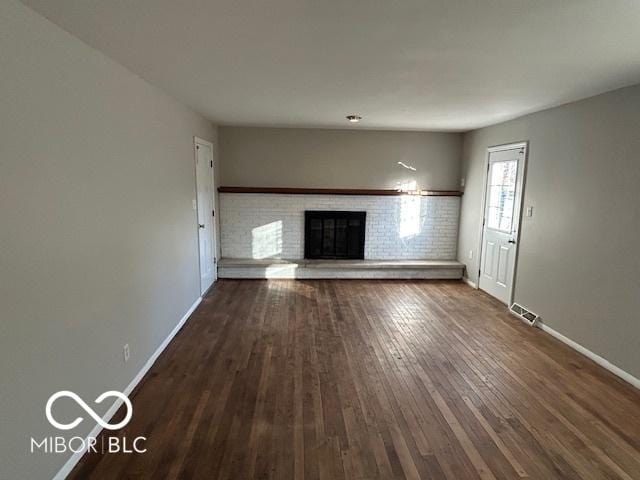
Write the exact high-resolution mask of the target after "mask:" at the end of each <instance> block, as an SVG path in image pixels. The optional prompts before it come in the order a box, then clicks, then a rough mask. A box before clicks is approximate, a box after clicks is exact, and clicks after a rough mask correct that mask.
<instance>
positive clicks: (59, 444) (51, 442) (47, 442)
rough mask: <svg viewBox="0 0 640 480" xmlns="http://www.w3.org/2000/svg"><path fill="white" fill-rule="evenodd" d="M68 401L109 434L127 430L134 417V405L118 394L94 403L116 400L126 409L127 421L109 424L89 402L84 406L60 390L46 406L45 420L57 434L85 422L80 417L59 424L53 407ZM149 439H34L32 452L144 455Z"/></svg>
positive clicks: (74, 395)
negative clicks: (56, 403)
mask: <svg viewBox="0 0 640 480" xmlns="http://www.w3.org/2000/svg"><path fill="white" fill-rule="evenodd" d="M62 397H67V398H70V399H71V400H73V401H74V402H75V403H76V404H78V406H79V407H80V408H82V409H83V410H84V411H85V412H86V413H87V414H88V415H89V417H91V418H92V419H93V421H94V422H95V423H97V424H98V425H99V426H100V427H101V428H104V429H106V430H118V429H120V428H123V427H125V426H126V425H127V424H128V423H129V421H130V420H131V417H132V416H133V405H131V401H130V400H129V398H128V397H127V396H126V395H125V394H124V393H122V392H118V391H116V390H109V391H107V392H104V393H103V394H102V395H100V396H98V398H96V399H95V400H94V403H96V404H100V403H102V402H103V401H104V400H105V399H107V398H115V399H116V402H118V401H121V402H122V403H123V404H124V406H125V408H126V414H125V416H124V419H123V420H122V421H120V422H118V423H109V422H106V421H105V420H104V419H103V418H102V417H101V416H100V415H98V414H97V413H96V411H95V410H94V409H93V408H91V407H90V406H89V405H88V404H87V402H85V401H84V400H83V399H82V398H80V396H79V395H78V394H76V393H74V392H71V391H69V390H61V391H59V392H56V393H54V394H53V395H51V396H50V397H49V400H47V404H46V406H45V409H44V410H45V416H46V417H47V420H48V421H49V423H50V424H51V425H52V426H54V427H55V428H57V429H58V430H72V429H74V428H76V427H77V426H78V425H80V424H81V423H82V422H83V421H84V420H85V418H84V417H77V418H76V419H75V420H73V421H72V422H69V423H61V422H59V421H58V420H56V419H55V418H54V416H53V412H52V410H53V405H54V403H55V402H56V401H57V400H58V399H60V398H62ZM146 440H147V439H146V437H135V438H134V439H133V440H130V439H127V437H124V436H122V437H117V436H104V435H103V436H102V437H99V438H98V437H94V436H88V437H80V436H75V437H71V438H66V437H62V436H50V437H44V438H42V439H41V440H40V441H38V440H36V439H34V438H33V437H31V452H32V453H33V452H36V451H38V452H43V453H67V452H72V453H144V452H146V451H147V449H146V448H143V447H142V444H143V442H145V441H146Z"/></svg>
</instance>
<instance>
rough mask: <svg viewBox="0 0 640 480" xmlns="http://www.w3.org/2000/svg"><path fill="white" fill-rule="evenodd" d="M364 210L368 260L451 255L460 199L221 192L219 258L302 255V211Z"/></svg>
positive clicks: (443, 258)
mask: <svg viewBox="0 0 640 480" xmlns="http://www.w3.org/2000/svg"><path fill="white" fill-rule="evenodd" d="M305 210H351V211H365V212H367V220H366V240H365V249H364V257H365V259H371V260H418V259H427V260H448V259H455V258H456V248H457V245H456V242H457V236H458V217H459V213H460V197H455V196H415V195H402V196H375V195H371V196H369V195H366V196H360V195H353V196H352V195H292V194H255V193H221V194H220V209H219V211H220V232H221V249H222V256H223V257H227V258H254V259H266V258H282V259H301V258H303V257H304V211H305Z"/></svg>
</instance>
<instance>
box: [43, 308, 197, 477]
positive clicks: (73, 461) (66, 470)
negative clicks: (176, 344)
mask: <svg viewBox="0 0 640 480" xmlns="http://www.w3.org/2000/svg"><path fill="white" fill-rule="evenodd" d="M200 302H202V297H198V299H197V300H196V301H195V302H194V303H193V305H191V307H189V310H187V313H185V314H184V315H183V316H182V318H181V319H180V321H179V322H178V324H177V325H176V326H175V327H174V328H173V330H171V333H169V335H168V336H167V338H165V339H164V340H163V341H162V343H161V344H160V346H159V347H158V348H157V349H156V351H155V352H153V354H152V355H151V356H150V357H149V359H148V360H147V362H146V363H145V364H144V365H143V366H142V368H141V369H140V371H139V372H138V373H137V374H136V376H135V377H133V380H131V382H130V383H129V385H127V388H125V389H124V390H123V391H122V393H124V394H125V395H127V396H129V394H130V393H131V392H132V391H133V389H134V388H136V386H137V385H138V383H140V380H142V378H143V377H144V376H145V375H146V373H147V372H148V371H149V369H150V368H151V367H152V366H153V364H154V363H155V362H156V360H157V359H158V357H159V356H160V354H161V353H162V352H163V351H164V349H165V348H167V345H169V343H170V342H171V340H173V337H175V336H176V334H177V333H178V332H179V331H180V329H181V328H182V326H183V325H184V324H185V323H186V321H187V320H188V319H189V317H190V316H191V314H192V313H193V312H194V310H195V309H196V308H198V305H200ZM121 405H122V401H117V402H115V403H114V404H113V405H112V406H111V408H109V410H107V413H105V414H104V416H103V417H102V419H103V420H104V421H105V423H108V422H109V420H111V417H113V416H114V415H115V413H116V412H117V411H118V409H119V408H120V406H121ZM101 431H102V427H100V425H98V424H96V426H95V427H93V429H92V430H91V432H89V434H88V435H87V437H86V438H89V437H97V436H98V435H99V434H100V432H101ZM85 443H86V439H85ZM83 455H84V452H83V451H79V452H76V453H74V454H73V455H71V457H70V458H69V460H67V462H66V463H65V464H64V465H63V466H62V468H61V469H60V470H59V471H58V473H56V475H55V476H54V477H53V480H64V479H65V478H67V475H69V474H70V473H71V470H73V468H74V467H75V466H76V465H77V463H78V462H79V461H80V459H81V458H82V457H83Z"/></svg>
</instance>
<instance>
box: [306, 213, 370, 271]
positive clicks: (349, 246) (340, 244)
mask: <svg viewBox="0 0 640 480" xmlns="http://www.w3.org/2000/svg"><path fill="white" fill-rule="evenodd" d="M366 215H367V214H366V212H334V211H314V210H307V211H305V212H304V258H333V259H364V233H365V220H366Z"/></svg>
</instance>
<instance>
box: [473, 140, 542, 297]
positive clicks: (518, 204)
mask: <svg viewBox="0 0 640 480" xmlns="http://www.w3.org/2000/svg"><path fill="white" fill-rule="evenodd" d="M516 148H523V149H524V155H523V157H522V162H523V164H522V175H521V176H520V178H518V179H517V183H516V191H517V192H519V193H518V196H517V198H516V201H515V205H514V209H515V212H514V218H515V219H516V220H517V222H518V225H517V227H516V233H515V237H516V238H515V240H516V244H515V255H514V256H515V262H514V265H513V274H512V278H511V284H510V286H509V304H508V307H511V305H513V299H514V294H515V282H516V276H517V272H518V253H519V252H520V238H521V229H522V203H523V201H524V188H525V184H526V182H525V179H526V177H527V159H528V158H529V140H523V141H521V142H514V143H506V144H503V145H493V146H490V147H488V148H487V155H486V158H485V162H484V175H483V178H482V204H481V205H482V215H480V235H479V244H478V257H477V258H478V282H476V288H480V275H481V271H480V270H481V268H482V243H483V240H484V222H485V215H486V208H485V206H486V201H487V181H488V178H489V156H490V155H491V154H492V153H493V152H500V151H503V150H515V149H516Z"/></svg>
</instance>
